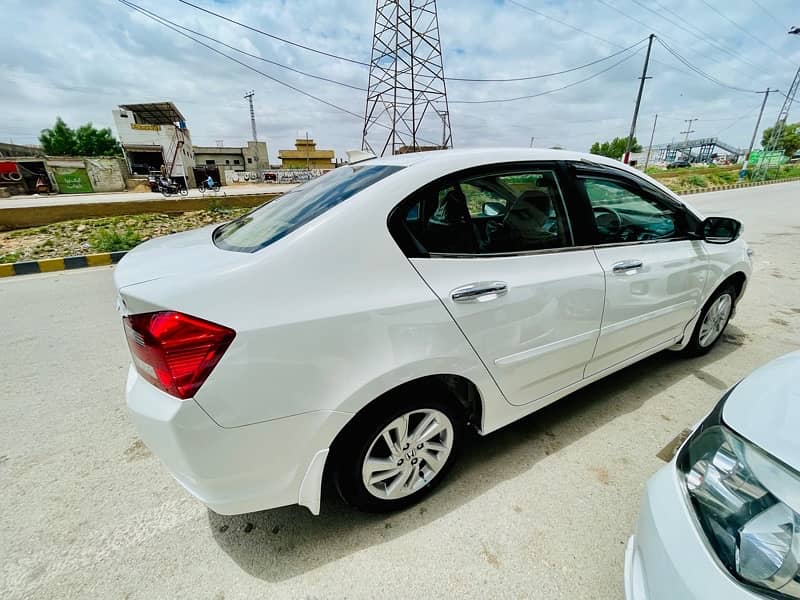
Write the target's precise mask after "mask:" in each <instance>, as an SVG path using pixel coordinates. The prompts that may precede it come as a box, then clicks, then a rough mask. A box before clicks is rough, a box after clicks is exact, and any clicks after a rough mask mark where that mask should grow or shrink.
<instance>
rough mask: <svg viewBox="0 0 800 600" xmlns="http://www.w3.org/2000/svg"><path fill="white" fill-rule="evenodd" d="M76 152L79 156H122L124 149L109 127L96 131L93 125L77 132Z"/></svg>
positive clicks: (83, 126) (84, 126)
mask: <svg viewBox="0 0 800 600" xmlns="http://www.w3.org/2000/svg"><path fill="white" fill-rule="evenodd" d="M75 142H76V151H77V154H78V155H79V156H121V155H122V149H121V148H120V146H119V142H117V140H115V139H114V136H113V134H112V133H111V130H110V129H109V128H108V127H104V128H103V129H95V128H94V127H93V126H92V124H91V123H87V124H86V125H81V126H80V127H78V129H77V130H76V131H75Z"/></svg>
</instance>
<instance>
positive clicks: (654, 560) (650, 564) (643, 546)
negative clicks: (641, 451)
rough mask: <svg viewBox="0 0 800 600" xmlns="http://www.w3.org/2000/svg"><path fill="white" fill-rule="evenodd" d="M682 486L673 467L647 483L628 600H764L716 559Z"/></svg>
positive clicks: (628, 563) (628, 558)
mask: <svg viewBox="0 0 800 600" xmlns="http://www.w3.org/2000/svg"><path fill="white" fill-rule="evenodd" d="M680 485H682V484H681V482H680V480H679V479H678V476H677V473H676V470H675V465H674V464H673V463H671V464H669V465H667V466H665V467H663V468H662V469H661V470H660V471H658V472H657V473H656V474H655V475H654V476H653V477H652V478H651V479H650V481H648V483H647V489H646V491H645V495H644V498H643V500H642V508H641V512H640V514H639V521H638V523H637V525H636V534H635V535H633V536H631V538H630V540H629V541H628V546H627V548H626V550H625V598H626V600H675V599H676V598H680V599H681V600H708V599H709V598H725V600H762V599H763V596H759V595H756V594H754V593H752V592H750V591H749V590H747V589H745V588H744V587H742V586H741V585H739V584H738V583H737V582H736V581H735V580H734V579H733V578H732V577H731V576H730V575H729V574H728V573H727V571H725V570H724V567H722V566H721V565H720V564H719V562H718V561H717V559H716V557H714V556H712V554H711V551H710V550H709V548H708V547H707V544H706V541H705V539H704V538H703V537H701V536H703V535H704V534H703V533H702V532H701V531H700V530H699V529H698V527H697V525H695V522H694V515H692V513H691V512H690V510H692V509H691V508H690V506H689V504H688V502H687V501H686V499H685V497H684V494H683V491H682V489H681V488H680Z"/></svg>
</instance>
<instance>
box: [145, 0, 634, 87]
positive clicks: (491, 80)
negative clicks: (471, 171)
mask: <svg viewBox="0 0 800 600" xmlns="http://www.w3.org/2000/svg"><path fill="white" fill-rule="evenodd" d="M178 1H179V2H182V3H183V4H186V5H188V6H191V7H193V8H196V9H197V10H201V11H203V12H205V13H208V14H210V15H213V16H215V17H217V18H220V19H223V20H225V21H227V22H229V23H233V24H235V25H239V26H240V27H245V28H247V29H249V30H251V31H254V32H256V33H259V34H261V35H266V36H268V37H271V38H274V39H277V40H279V41H281V42H284V43H287V44H290V45H292V46H296V47H298V48H302V49H304V50H308V51H310V52H315V53H318V54H323V55H325V56H330V57H332V58H337V59H339V60H345V61H348V62H351V63H354V64H358V65H364V66H369V63H366V62H362V61H359V60H355V59H351V58H347V57H344V56H340V55H338V54H332V53H330V52H325V51H323V50H319V49H317V48H312V47H311V46H306V45H303V44H298V43H297V42H293V41H291V40H288V39H286V38H282V37H279V36H276V35H274V34H271V33H268V32H266V31H263V30H261V29H257V28H255V27H251V26H250V25H246V24H245V23H241V22H239V21H236V20H235V19H231V18H230V17H226V16H225V15H222V14H220V13H217V12H215V11H213V10H210V9H207V8H203V7H202V6H198V5H196V4H193V3H192V2H189V1H188V0H178ZM143 10H146V9H143ZM160 18H161V19H163V20H164V21H167V22H168V23H171V24H172V25H174V26H176V27H180V28H181V29H184V30H186V31H189V32H191V33H193V34H195V35H199V36H201V37H204V38H206V39H212V40H214V41H215V42H216V43H218V44H221V45H223V46H225V47H227V48H229V49H231V50H234V51H236V52H240V53H241V54H245V55H246V56H250V57H251V58H255V59H258V60H262V61H264V62H268V63H270V64H274V65H276V66H279V67H282V68H284V69H288V70H290V71H294V72H296V73H300V74H301V75H306V76H308V77H313V78H314V79H321V80H323V81H328V82H330V83H336V84H338V85H343V86H346V87H351V88H353V89H357V90H359V91H365V90H364V89H363V88H359V87H356V86H352V85H350V84H347V83H343V82H340V81H335V80H332V79H328V78H325V77H321V76H317V75H312V74H310V73H306V72H304V71H300V70H298V69H294V68H292V67H289V66H286V65H283V64H280V63H277V62H274V61H270V60H267V59H264V58H261V57H260V56H257V55H255V54H250V53H248V52H245V51H244V50H241V49H239V48H236V47H234V46H230V45H228V44H226V43H224V42H221V41H220V40H218V39H215V38H212V37H211V36H208V35H205V34H203V33H200V32H198V31H194V30H192V29H189V28H188V27H185V26H183V25H179V24H177V23H175V22H173V21H170V20H169V19H166V18H165V17H160ZM615 45H616V44H615ZM634 46H635V44H634ZM618 47H619V48H622V47H621V46H618ZM630 47H631V46H629V47H628V48H622V49H621V50H620V51H619V52H615V53H613V54H610V55H608V56H606V57H603V58H599V59H597V60H593V61H591V62H588V63H585V64H583V65H579V66H577V67H571V68H569V69H564V70H562V71H554V72H552V73H542V74H540V75H529V76H520V77H507V78H486V79H484V78H475V77H445V79H446V80H447V81H464V82H478V83H479V82H486V83H501V82H506V81H508V82H512V81H529V80H532V79H543V78H545V77H553V76H556V75H563V74H565V73H571V72H573V71H579V70H580V69H585V68H587V67H591V66H592V65H596V64H598V63H600V62H603V61H606V60H609V59H611V58H614V57H615V56H617V55H619V54H621V53H623V52H625V51H627V50H628V49H630Z"/></svg>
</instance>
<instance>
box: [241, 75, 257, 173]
mask: <svg viewBox="0 0 800 600" xmlns="http://www.w3.org/2000/svg"><path fill="white" fill-rule="evenodd" d="M255 95H256V93H255V92H254V91H253V90H250V91H249V92H247V93H246V94H245V95H244V97H245V98H246V99H247V100H248V101H249V102H250V128H251V129H252V130H253V141H254V142H255V144H256V145H255V148H254V154H255V159H256V173H258V181H259V182H261V165H260V164H259V156H258V135H257V134H256V111H255V110H253V96H255Z"/></svg>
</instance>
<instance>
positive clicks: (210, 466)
mask: <svg viewBox="0 0 800 600" xmlns="http://www.w3.org/2000/svg"><path fill="white" fill-rule="evenodd" d="M740 229H741V226H740V224H739V222H738V221H735V220H733V219H728V218H724V217H710V218H707V219H703V217H701V216H700V215H699V214H698V213H697V212H696V211H695V210H693V209H691V208H690V207H688V206H687V205H686V204H684V203H683V202H682V201H681V200H680V199H679V198H678V197H676V196H675V195H674V194H673V193H672V192H670V191H669V190H667V189H666V188H664V187H663V186H662V185H660V184H659V183H658V182H656V181H654V180H653V179H651V178H649V177H647V176H646V175H643V174H642V173H640V172H638V171H636V170H634V169H631V168H628V167H626V166H624V165H622V164H620V163H618V162H616V161H613V160H609V159H605V158H602V157H598V156H589V155H583V154H578V153H572V152H561V151H552V150H527V149H499V150H498V149H495V150H464V151H455V150H449V151H443V152H429V153H416V154H406V155H401V156H394V157H390V158H374V157H373V158H371V159H367V160H363V161H361V162H358V163H356V164H350V165H346V166H343V167H340V168H338V169H335V170H334V171H332V172H330V173H328V174H327V175H324V176H323V177H320V178H319V179H316V180H314V181H310V182H308V183H306V184H304V185H302V186H300V187H298V188H296V189H294V190H292V191H291V192H288V193H286V194H284V195H283V196H281V197H279V198H278V199H276V200H273V201H272V202H270V203H268V204H265V205H263V206H261V207H259V208H257V209H255V210H253V211H251V212H249V213H248V214H246V215H244V216H242V217H240V218H238V219H236V220H234V221H232V222H230V223H227V224H224V225H221V226H218V227H213V226H212V227H208V228H205V229H199V230H197V231H192V232H187V233H181V234H177V235H172V236H167V237H164V238H160V239H156V240H152V241H150V242H147V243H145V244H142V245H141V246H139V247H137V248H136V249H135V250H133V251H132V252H130V253H129V254H128V255H127V256H126V257H125V258H124V259H123V260H122V261H121V262H120V264H119V266H118V267H117V270H116V272H115V281H116V285H117V287H118V290H119V296H120V298H119V305H120V308H121V310H122V312H123V315H124V326H125V331H126V334H127V338H128V342H129V345H130V349H131V353H132V355H133V365H132V367H131V369H130V372H129V375H128V382H127V400H128V406H129V408H130V413H131V415H132V417H133V420H134V421H135V423H136V426H137V428H138V430H139V432H140V434H141V437H142V439H143V440H144V441H145V443H146V444H147V445H148V446H149V447H150V448H151V449H152V450H153V452H154V453H155V454H157V455H158V456H159V457H160V458H161V460H162V461H163V462H164V464H165V465H166V467H167V468H168V469H169V470H170V472H171V473H172V474H173V475H174V476H175V478H176V479H177V480H178V481H179V482H180V483H181V484H182V485H183V486H184V487H185V488H186V489H187V490H189V492H190V493H192V494H193V495H195V496H196V497H197V498H199V499H200V500H201V501H202V502H204V503H205V504H207V505H208V506H209V507H210V508H212V509H213V510H215V511H217V512H219V513H224V514H235V513H243V512H249V511H255V510H261V509H267V508H271V507H277V506H282V505H287V504H295V503H297V504H301V505H303V506H306V507H308V508H309V509H310V510H311V512H313V513H314V514H318V512H319V507H320V496H321V491H320V490H321V483H322V480H323V477H324V476H325V477H330V478H331V479H332V480H333V481H335V483H336V486H337V487H338V490H339V491H340V493H341V495H342V496H343V497H344V498H345V499H346V500H347V501H348V502H350V503H351V504H353V505H355V506H357V507H359V508H361V509H364V510H373V511H382V510H393V509H398V508H401V507H404V506H406V505H409V504H411V503H412V502H415V501H417V500H419V499H420V498H421V497H422V496H424V495H425V494H426V493H428V492H429V491H430V490H431V489H432V488H433V487H434V486H435V485H437V484H438V483H440V482H441V481H442V479H444V477H445V474H446V472H447V471H448V469H449V468H450V467H451V466H452V464H453V462H454V460H455V459H456V456H457V455H458V453H459V451H460V450H461V449H462V446H463V444H464V439H465V437H464V436H465V433H466V429H467V428H468V427H470V428H473V429H475V430H477V431H478V433H480V434H483V435H485V434H488V433H490V432H492V431H494V430H496V429H498V428H500V427H503V426H504V425H507V424H508V423H511V422H512V421H515V420H517V419H519V418H521V417H524V416H525V415H527V414H530V413H531V412H533V411H535V410H538V409H540V408H542V407H543V406H545V405H547V404H549V403H551V402H553V401H555V400H557V399H559V398H561V397H562V396H565V395H567V394H569V393H570V392H572V391H574V390H576V389H578V388H580V387H582V386H585V385H587V384H588V383H590V382H592V381H595V380H597V379H599V378H601V377H604V376H606V375H608V374H609V373H613V372H614V371H616V370H618V369H621V368H623V367H625V366H627V365H629V364H631V363H633V362H635V361H638V360H641V359H642V358H644V357H646V356H648V355H650V354H653V353H655V352H658V351H660V350H662V349H665V348H673V349H676V350H684V351H685V352H687V353H690V354H699V353H702V352H705V351H707V350H708V349H709V348H711V347H712V346H713V345H714V343H715V342H716V341H717V340H718V339H719V338H720V335H721V333H722V331H723V329H724V328H725V326H726V324H727V323H728V320H729V318H730V317H731V315H732V314H733V310H734V307H735V305H736V302H737V301H738V300H739V299H740V298H741V296H742V293H743V292H744V289H745V286H746V284H747V280H748V278H749V276H750V272H751V262H750V257H749V251H748V249H747V246H746V244H745V243H744V241H743V240H742V239H741V238H740V236H739V234H740Z"/></svg>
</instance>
